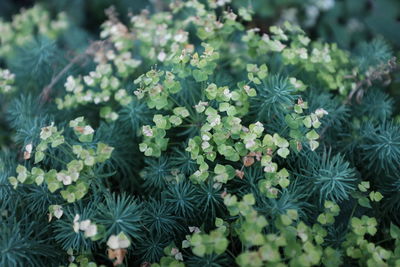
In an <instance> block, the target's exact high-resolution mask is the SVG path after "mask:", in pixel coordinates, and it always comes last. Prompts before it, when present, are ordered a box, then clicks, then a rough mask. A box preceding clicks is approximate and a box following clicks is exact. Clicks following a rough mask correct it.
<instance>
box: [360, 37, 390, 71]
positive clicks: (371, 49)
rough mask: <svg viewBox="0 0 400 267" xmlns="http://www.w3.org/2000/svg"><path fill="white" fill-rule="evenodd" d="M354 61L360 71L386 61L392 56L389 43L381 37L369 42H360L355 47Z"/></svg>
mask: <svg viewBox="0 0 400 267" xmlns="http://www.w3.org/2000/svg"><path fill="white" fill-rule="evenodd" d="M357 55H358V56H357V57H356V61H357V63H358V66H359V68H360V70H361V71H362V72H365V71H367V70H368V69H369V68H375V67H377V66H379V64H382V63H386V62H387V61H389V59H390V58H391V57H392V51H391V48H390V47H389V45H388V44H387V43H386V42H385V41H384V40H383V39H381V38H377V39H374V40H373V41H372V42H370V43H366V42H365V43H362V44H361V45H360V46H359V47H358V49H357Z"/></svg>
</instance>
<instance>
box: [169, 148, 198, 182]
mask: <svg viewBox="0 0 400 267" xmlns="http://www.w3.org/2000/svg"><path fill="white" fill-rule="evenodd" d="M186 147H187V145H186V146H185V145H182V146H180V147H177V148H175V149H174V150H173V153H172V155H171V165H172V166H173V169H177V170H178V171H179V173H181V174H184V175H191V174H193V173H194V172H195V171H196V170H197V163H196V161H195V160H193V159H192V157H191V156H190V153H189V152H187V151H185V148H186Z"/></svg>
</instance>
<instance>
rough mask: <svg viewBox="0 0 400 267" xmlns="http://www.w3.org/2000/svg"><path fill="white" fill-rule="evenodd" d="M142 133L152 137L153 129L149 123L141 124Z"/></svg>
mask: <svg viewBox="0 0 400 267" xmlns="http://www.w3.org/2000/svg"><path fill="white" fill-rule="evenodd" d="M143 134H144V135H145V136H148V137H152V136H153V130H152V129H151V128H150V126H149V125H145V126H143Z"/></svg>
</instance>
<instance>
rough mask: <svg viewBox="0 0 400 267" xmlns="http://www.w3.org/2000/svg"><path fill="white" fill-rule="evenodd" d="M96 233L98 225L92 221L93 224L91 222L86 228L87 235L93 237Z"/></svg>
mask: <svg viewBox="0 0 400 267" xmlns="http://www.w3.org/2000/svg"><path fill="white" fill-rule="evenodd" d="M89 222H90V221H89ZM95 235H97V225H95V224H93V223H91V224H89V226H88V227H87V228H86V230H85V236H87V237H93V236H95Z"/></svg>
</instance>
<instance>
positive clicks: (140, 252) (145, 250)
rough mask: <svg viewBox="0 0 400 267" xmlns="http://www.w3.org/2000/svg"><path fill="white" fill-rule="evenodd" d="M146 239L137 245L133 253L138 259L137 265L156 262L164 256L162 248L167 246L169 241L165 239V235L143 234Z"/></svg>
mask: <svg viewBox="0 0 400 267" xmlns="http://www.w3.org/2000/svg"><path fill="white" fill-rule="evenodd" d="M143 234H144V235H145V237H146V238H144V239H143V240H142V241H141V242H139V243H138V244H137V248H136V249H135V251H134V254H136V255H137V256H138V257H139V260H140V262H139V264H140V263H144V262H157V261H159V260H160V258H161V257H162V256H163V255H164V248H165V247H166V246H168V244H169V242H170V241H171V240H170V239H169V238H166V237H165V235H159V234H156V233H148V232H144V233H143Z"/></svg>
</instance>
